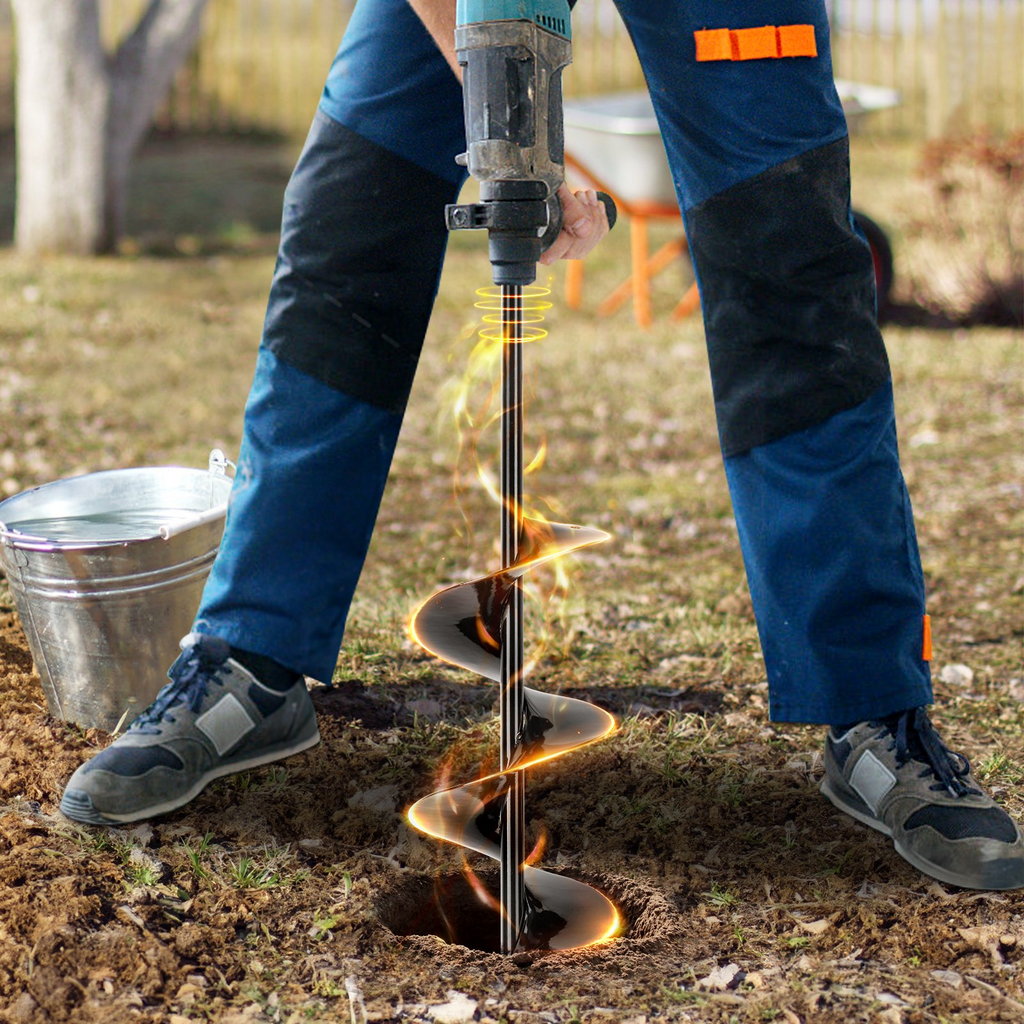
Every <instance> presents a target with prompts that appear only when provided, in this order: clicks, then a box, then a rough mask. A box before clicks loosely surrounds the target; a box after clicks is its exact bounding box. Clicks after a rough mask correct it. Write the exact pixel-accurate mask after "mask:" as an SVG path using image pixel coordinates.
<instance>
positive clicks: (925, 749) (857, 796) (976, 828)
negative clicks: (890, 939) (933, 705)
mask: <svg viewBox="0 0 1024 1024" xmlns="http://www.w3.org/2000/svg"><path fill="white" fill-rule="evenodd" d="M821 792H822V793H823V794H824V795H825V796H826V797H828V799H829V800H831V801H832V803H833V804H835V805H836V807H838V808H839V809H840V810H843V811H846V813H847V814H850V815H852V816H853V817H854V818H856V819H857V820H858V821H862V822H863V823H864V824H865V825H870V826H871V827H872V828H875V829H878V831H879V832H884V833H885V834H886V835H887V836H891V837H892V840H893V844H894V845H895V847H896V852H897V853H898V854H899V855H900V856H901V857H903V858H904V860H907V861H909V862H910V863H911V864H913V865H914V867H916V868H917V869H918V870H919V871H923V872H924V873H925V874H926V875H930V876H931V877H932V878H937V879H938V880H939V881H940V882H947V883H949V884H950V885H959V886H963V887H964V888H966V889H1019V888H1024V837H1022V835H1021V831H1020V829H1019V828H1018V827H1017V825H1016V823H1015V822H1014V821H1013V819H1012V818H1011V817H1010V816H1009V815H1008V814H1007V813H1006V811H1004V810H1003V809H1002V808H1001V807H1000V806H999V805H998V804H997V803H996V802H995V801H994V800H993V799H992V798H991V797H990V796H989V795H988V794H987V793H985V792H984V791H983V790H982V788H981V786H980V785H979V784H978V782H977V780H976V779H975V778H974V776H973V775H972V774H971V765H970V762H969V761H968V760H967V758H966V757H964V755H963V754H958V753H956V752H954V751H951V750H949V748H948V747H947V746H946V745H945V743H943V742H942V739H941V737H940V736H939V734H938V733H937V732H936V731H935V727H934V726H933V725H932V723H931V721H930V720H929V718H928V714H927V712H926V711H925V709H924V708H914V709H912V710H910V711H904V712H902V713H900V714H898V715H891V716H889V717H888V718H886V719H884V720H880V721H872V722H861V723H860V724H859V725H855V726H853V727H852V728H850V729H849V730H848V731H846V732H845V733H844V734H843V735H842V736H836V735H834V732H833V730H832V729H830V730H829V734H828V738H827V740H826V741H825V778H824V779H823V780H822V783H821Z"/></svg>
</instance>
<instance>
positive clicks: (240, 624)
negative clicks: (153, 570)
mask: <svg viewBox="0 0 1024 1024" xmlns="http://www.w3.org/2000/svg"><path fill="white" fill-rule="evenodd" d="M464 148H465V144H464V133H463V119H462V90H461V87H460V86H459V83H458V81H457V80H456V78H455V76H454V75H453V74H452V71H451V69H450V68H449V66H448V65H447V63H446V62H445V60H444V58H443V57H442V56H441V54H440V52H439V51H438V50H437V47H436V46H435V45H434V43H433V41H432V40H431V38H430V36H429V35H428V33H427V32H426V30H425V29H424V28H423V26H422V24H421V23H420V21H419V19H418V18H417V17H416V15H415V13H414V12H413V11H412V9H411V8H410V7H409V5H408V3H407V2H406V0H360V2H359V3H358V4H357V5H356V8H355V11H354V12H353V15H352V19H351V22H350V24H349V27H348V30H347V31H346V34H345V39H344V41H343V43H342V45H341V48H340V50H339V51H338V55H337V57H336V58H335V61H334V64H333V66H332V69H331V72H330V75H329V77H328V80H327V84H326V87H325V89H324V94H323V98H322V99H321V102H320V109H319V111H318V112H317V116H316V119H315V121H314V124H313V127H312V129H311V131H310V135H309V139H308V140H307V142H306V146H305V149H304V150H303V153H302V156H301V157H300V159H299V162H298V165H297V167H296V169H295V172H294V174H293V175H292V179H291V182H290V183H289V186H288V190H287V192H286V193H285V202H284V216H283V224H282V233H281V247H280V252H279V256H278V262H277V268H276V271H275V274H274V280H273V284H272V287H271V291H270V299H269V304H268V309H267V317H266V322H265V325H264V332H263V342H262V345H261V349H260V356H259V360H258V363H257V369H256V378H255V381H254V384H253V389H252V393H251V395H250V398H249V403H248V405H247V408H246V416H245V425H244V435H243V440H242V447H241V453H240V457H239V467H238V477H237V481H236V484H235V486H234V488H233V490H232V495H231V502H230V506H229V511H228V518H227V526H226V530H225V535H224V540H223V542H222V544H221V550H220V552H219V554H218V557H217V560H216V562H215V563H214V566H213V571H212V572H211V575H210V579H209V581H208V583H207V585H206V588H205V591H204V594H203V600H202V604H201V607H200V609H199V612H198V614H197V616H196V623H195V626H194V630H195V631H196V632H198V633H201V634H206V635H213V636H217V637H220V638H223V639H225V640H228V641H229V643H231V644H232V645H233V646H235V647H238V648H242V649H244V650H246V651H253V652H256V653H258V654H262V655H266V656H268V657H270V658H273V659H274V660H275V661H277V662H279V663H281V664H283V665H285V666H287V667H288V668H290V669H293V670H295V671H296V672H301V673H304V674H305V675H308V676H312V677H313V678H316V679H321V680H325V681H329V680H330V678H331V675H332V673H333V670H334V665H335V662H336V660H337V656H338V649H339V647H340V644H341V637H342V633H343V630H344V625H345V618H346V615H347V613H348V608H349V604H350V602H351V600H352V595H353V592H354V590H355V587H356V583H357V581H358V578H359V574H360V571H361V568H362V564H363V559H364V557H365V555H366V550H367V547H368V545H369V542H370V535H371V532H372V530H373V524H374V521H375V519H376V515H377V509H378V506H379V503H380V498H381V494H382V492H383V489H384V484H385V481H386V479H387V474H388V468H389V466H390V462H391V456H392V453H393V451H394V447H395V443H396V441H397V437H398V431H399V427H400V424H401V419H402V412H403V410H404V408H405V403H406V399H407V397H408V394H409V389H410V387H411V385H412V379H413V374H414V372H415V369H416V364H417V361H418V358H419V353H420V347H421V345H422V343H423V336H424V333H425V331H426V327H427V321H428V319H429V317H430V311H431V308H432V305H433V300H434V296H435V294H436V291H437V282H438V278H439V274H440V268H441V261H442V257H443V253H444V248H445V244H446V230H445V224H444V205H445V203H448V202H454V201H455V199H456V197H457V195H458V191H459V188H460V186H461V183H462V181H463V178H464V174H465V172H464V171H463V169H462V168H461V167H459V166H457V165H456V164H455V156H456V155H457V154H458V153H460V152H462V150H463V149H464Z"/></svg>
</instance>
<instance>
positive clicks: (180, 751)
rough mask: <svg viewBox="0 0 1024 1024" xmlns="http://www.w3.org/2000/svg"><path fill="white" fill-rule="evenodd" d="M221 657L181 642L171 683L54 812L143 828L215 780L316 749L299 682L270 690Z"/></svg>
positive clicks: (208, 642) (209, 647)
mask: <svg viewBox="0 0 1024 1024" xmlns="http://www.w3.org/2000/svg"><path fill="white" fill-rule="evenodd" d="M229 655H230V648H229V646H228V644H227V643H226V642H225V641H223V640H218V639H216V638H214V637H202V636H197V635H195V634H192V635H190V636H188V637H186V638H185V640H184V641H183V642H182V654H181V656H180V657H179V658H178V659H177V661H175V663H174V664H173V665H172V666H171V669H170V671H169V672H168V675H169V676H170V678H171V681H170V682H169V683H168V684H167V685H166V686H165V687H164V688H163V689H162V690H161V691H160V693H159V694H157V698H156V700H155V701H154V702H153V703H152V704H151V705H150V706H149V707H148V708H147V709H146V710H145V711H144V712H143V713H142V714H141V715H140V716H139V717H138V718H137V719H136V720H135V721H134V722H133V723H132V724H131V726H130V728H129V729H128V731H127V732H126V733H125V734H124V735H123V736H121V737H119V738H118V739H116V740H115V741H114V742H113V743H111V745H110V746H109V747H107V748H106V749H105V750H102V751H100V753H98V754H97V755H96V756H95V757H93V758H92V760H90V761H87V762H86V763H85V764H83V765H82V766H81V768H79V769H78V770H77V771H76V772H75V774H74V775H72V776H71V778H70V780H69V781H68V784H67V788H66V789H65V790H64V797H63V799H62V800H61V802H60V809H61V811H63V812H64V814H66V815H67V816H68V817H69V818H74V819H75V821H84V822H86V823H88V824H90V825H116V824H120V823H121V822H126V821H141V820H142V819H144V818H152V817H155V816H156V815H158V814H165V813H166V812H168V811H173V810H174V809H175V808H177V807H181V806H182V805H183V804H187V803H188V802H189V801H190V800H192V799H193V798H194V797H196V796H198V795H199V793H200V792H201V791H202V789H203V787H205V786H206V785H207V783H209V782H212V781H213V780H214V779H217V778H220V777H221V776H222V775H232V774H233V773H235V772H240V771H244V770H245V769H247V768H255V767H256V766H257V765H261V764H267V763H268V762H270V761H277V760H280V759H281V758H283V757H288V756H289V755H291V754H297V753H298V752H299V751H300V750H306V749H307V748H308V747H312V746H315V745H316V744H317V743H319V742H320V732H319V730H318V729H317V724H316V712H315V711H314V710H313V702H312V701H311V700H310V697H309V691H308V690H307V689H306V687H305V685H304V684H303V683H302V682H301V681H300V682H298V683H296V684H295V685H294V686H292V687H291V688H290V689H289V690H287V691H285V692H283V693H282V692H280V691H277V690H272V689H270V688H269V687H266V686H264V685H263V684H262V683H260V681H259V680H258V679H257V678H256V677H255V676H254V675H253V674H252V673H251V672H249V671H248V670H247V669H245V668H244V667H243V666H242V665H240V664H239V663H238V662H237V661H235V660H234V659H233V658H231V657H230V656H229Z"/></svg>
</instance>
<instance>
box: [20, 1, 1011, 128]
mask: <svg viewBox="0 0 1024 1024" xmlns="http://www.w3.org/2000/svg"><path fill="white" fill-rule="evenodd" d="M683 2H685V0H683ZM827 3H828V7H829V14H830V17H831V20H832V26H833V29H832V52H833V59H834V63H835V70H836V75H837V76H838V77H842V78H849V79H854V80H856V81H864V82H871V83H873V84H877V85H885V86H890V87H892V88H895V89H898V90H899V91H900V93H901V95H902V103H901V104H900V106H899V107H897V108H895V109H894V110H891V111H887V112H884V113H881V114H879V115H877V116H876V117H875V118H874V119H873V120H872V122H871V127H872V129H873V130H875V131H878V132H880V133H884V134H899V135H908V136H914V137H923V136H937V135H943V134H955V133H958V132H962V131H965V130H969V129H971V128H974V127H978V126H982V125H987V126H990V127H992V128H993V129H995V130H997V131H1009V130H1019V129H1021V128H1022V127H1024V0H827ZM100 4H101V10H102V18H103V26H102V27H103V34H104V38H105V39H106V40H107V42H108V44H109V45H111V46H113V45H115V44H116V42H117V40H118V39H119V38H120V37H122V36H123V35H124V33H125V32H126V31H128V29H129V28H130V26H131V25H132V24H133V23H134V20H135V18H136V17H137V16H138V13H139V11H140V10H141V9H142V7H143V6H144V4H145V0H100ZM351 8H352V0H210V4H209V7H208V8H207V12H206V15H205V19H206V20H205V22H204V27H203V35H202V40H201V42H200V44H199V46H198V47H197V49H196V51H195V53H194V54H193V55H192V57H191V58H190V60H189V61H188V62H187V64H186V66H185V67H183V68H182V70H181V73H180V74H179V75H178V78H177V80H176V82H175V85H174V90H173V93H172V95H171V97H170V99H169V101H168V103H167V104H166V106H165V107H164V109H163V110H162V111H161V113H160V116H159V119H158V120H159V123H160V125H161V127H164V128H174V129H179V130H184V131H204V132H206V131H215V132H222V131H232V132H236V131H237V132H252V131H273V132H284V133H287V134H297V133H301V132H305V130H306V128H307V127H308V124H309V121H310V119H311V116H312V112H313V109H314V107H315V105H316V102H317V99H318V97H319V94H320V89H321V86H322V84H323V80H324V77H325V75H326V73H327V70H328V68H329V67H330V63H331V58H332V57H333V55H334V51H335V49H336V48H337V44H338V40H339V39H340V38H341V34H342V32H343V31H344V28H345V24H346V22H347V20H348V15H349V12H350V11H351ZM573 32H574V51H575V60H574V63H573V66H572V67H571V68H570V69H569V70H568V71H567V72H566V75H565V91H566V94H567V95H570V96H571V95H580V94H588V93H589V94H593V93H600V92H612V91H617V90H620V89H626V88H637V87H639V86H641V85H642V83H643V76H642V75H641V73H640V68H639V65H638V63H637V60H636V55H635V54H634V52H633V47H632V43H631V42H630V40H629V37H628V35H627V34H626V31H625V29H624V28H623V26H622V22H621V21H620V19H619V17H618V14H617V13H616V11H615V7H614V4H613V2H612V0H580V3H579V4H578V6H577V8H576V11H575V14H574V16H573ZM14 61H15V54H14V43H13V33H12V25H11V12H10V3H9V0H0V131H4V130H10V128H11V127H12V125H13V121H14V114H13V111H14Z"/></svg>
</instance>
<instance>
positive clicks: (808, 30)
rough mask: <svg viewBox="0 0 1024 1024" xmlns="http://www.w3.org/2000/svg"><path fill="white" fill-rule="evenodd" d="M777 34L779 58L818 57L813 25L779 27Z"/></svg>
mask: <svg viewBox="0 0 1024 1024" xmlns="http://www.w3.org/2000/svg"><path fill="white" fill-rule="evenodd" d="M778 32H779V56H780V57H817V56H818V44H817V42H816V41H815V39H814V26H813V25H780V26H779V28H778Z"/></svg>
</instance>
